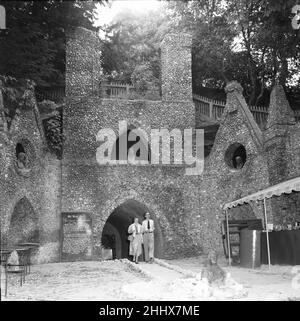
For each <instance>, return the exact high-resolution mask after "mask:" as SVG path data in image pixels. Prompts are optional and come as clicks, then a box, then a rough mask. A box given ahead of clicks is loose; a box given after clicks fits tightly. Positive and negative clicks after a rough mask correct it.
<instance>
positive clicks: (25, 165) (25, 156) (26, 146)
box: [15, 140, 34, 174]
mask: <svg viewBox="0 0 300 321" xmlns="http://www.w3.org/2000/svg"><path fill="white" fill-rule="evenodd" d="M15 151H16V169H17V171H18V173H19V174H28V173H29V172H30V170H31V168H32V164H33V161H34V155H33V149H32V147H31V144H30V142H29V141H27V140H22V141H20V142H19V143H17V145H16V149H15Z"/></svg>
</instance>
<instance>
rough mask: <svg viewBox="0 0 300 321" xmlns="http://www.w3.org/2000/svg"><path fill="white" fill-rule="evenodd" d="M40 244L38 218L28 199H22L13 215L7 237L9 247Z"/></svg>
mask: <svg viewBox="0 0 300 321" xmlns="http://www.w3.org/2000/svg"><path fill="white" fill-rule="evenodd" d="M23 242H34V243H37V242H39V225H38V217H37V215H36V213H35V211H34V209H33V207H32V205H31V203H30V202H29V200H28V199H27V198H26V197H23V198H22V199H20V200H19V201H18V202H17V204H16V206H15V208H14V211H13V213H12V216H11V220H10V226H9V231H8V235H7V243H8V245H16V244H18V243H23Z"/></svg>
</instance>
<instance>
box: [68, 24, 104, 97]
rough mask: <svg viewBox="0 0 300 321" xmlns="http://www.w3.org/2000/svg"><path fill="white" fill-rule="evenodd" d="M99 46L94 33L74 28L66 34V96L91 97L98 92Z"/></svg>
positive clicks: (99, 72) (99, 73) (99, 71)
mask: <svg viewBox="0 0 300 321" xmlns="http://www.w3.org/2000/svg"><path fill="white" fill-rule="evenodd" d="M100 59H101V57H100V44H99V40H98V37H97V35H96V33H95V32H93V31H91V30H87V29H85V28H81V27H79V28H76V29H72V30H69V31H68V33H67V46H66V95H67V96H70V95H73V94H74V95H76V96H84V95H92V94H93V93H95V92H97V91H98V89H99V88H98V87H99V77H100V75H101V68H100V62H101V60H100Z"/></svg>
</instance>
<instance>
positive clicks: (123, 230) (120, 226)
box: [101, 198, 164, 259]
mask: <svg viewBox="0 0 300 321" xmlns="http://www.w3.org/2000/svg"><path fill="white" fill-rule="evenodd" d="M113 204H114V205H113V207H109V208H110V211H109V214H106V217H107V218H106V220H105V224H104V226H103V228H102V230H101V244H102V246H103V247H104V248H108V249H109V248H112V252H113V258H116V259H119V258H128V257H129V242H128V240H127V237H128V233H127V230H128V226H129V225H130V224H131V223H132V222H133V219H134V217H138V218H139V221H140V223H142V221H143V219H144V213H145V212H149V213H150V215H151V218H152V219H153V220H154V222H155V233H154V242H155V250H154V256H155V257H158V258H161V257H162V256H163V245H164V244H163V236H162V231H161V226H160V223H159V219H158V217H157V215H156V212H155V211H153V209H152V208H151V207H149V206H147V205H146V204H145V203H144V202H141V201H139V200H137V199H135V198H128V199H125V200H122V201H119V202H117V203H115V202H113ZM107 210H109V209H107ZM107 215H108V216H107Z"/></svg>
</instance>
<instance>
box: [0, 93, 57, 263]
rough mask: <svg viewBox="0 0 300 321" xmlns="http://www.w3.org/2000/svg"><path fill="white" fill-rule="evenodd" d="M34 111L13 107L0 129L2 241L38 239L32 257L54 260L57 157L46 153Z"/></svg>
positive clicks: (45, 260)
mask: <svg viewBox="0 0 300 321" xmlns="http://www.w3.org/2000/svg"><path fill="white" fill-rule="evenodd" d="M0 92H1V90H0ZM0 109H1V108H0ZM37 116H38V115H37V114H36V113H35V112H34V110H32V109H31V110H26V111H17V113H16V115H15V117H14V119H13V121H12V123H11V126H10V129H9V131H8V130H6V131H3V130H2V131H0V149H1V151H0V155H1V161H0V163H1V171H0V189H1V193H0V218H1V243H5V242H7V243H8V244H10V245H12V244H16V243H18V242H24V241H27V242H28V241H36V242H39V243H40V250H39V251H38V252H36V253H35V256H34V257H33V258H32V259H33V261H34V262H50V261H58V260H59V229H60V227H59V216H60V215H59V213H60V208H59V204H60V202H59V199H60V178H59V177H60V174H59V172H60V162H59V161H57V160H55V159H53V156H52V155H48V154H47V149H46V147H45V146H46V145H45V140H44V136H43V132H41V130H40V127H39V125H38V123H37V118H36V117H37ZM17 146H18V147H17ZM20 151H21V152H24V153H25V154H26V161H24V163H22V162H20V160H19V162H18V156H17V155H19V154H18V153H19V152H20ZM50 159H51V162H52V165H51V166H48V165H49V162H48V161H49V160H50ZM24 164H26V165H25V166H24ZM2 165H3V166H2Z"/></svg>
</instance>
